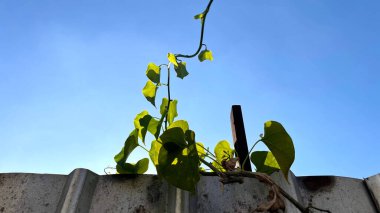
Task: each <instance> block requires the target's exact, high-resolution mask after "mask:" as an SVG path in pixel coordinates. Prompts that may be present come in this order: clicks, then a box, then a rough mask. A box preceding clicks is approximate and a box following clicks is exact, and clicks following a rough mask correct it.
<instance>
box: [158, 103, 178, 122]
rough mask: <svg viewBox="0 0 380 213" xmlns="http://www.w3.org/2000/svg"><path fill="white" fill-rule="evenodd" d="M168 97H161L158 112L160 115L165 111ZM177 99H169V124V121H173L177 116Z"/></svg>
mask: <svg viewBox="0 0 380 213" xmlns="http://www.w3.org/2000/svg"><path fill="white" fill-rule="evenodd" d="M168 102H169V101H168V99H167V98H163V99H162V103H161V106H160V113H161V115H162V114H164V113H165V111H166V110H167V106H168ZM177 102H178V101H177V100H172V101H170V107H169V112H168V122H169V125H170V124H171V123H173V121H174V118H175V117H177V116H178V113H177Z"/></svg>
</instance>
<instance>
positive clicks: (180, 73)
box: [174, 61, 189, 79]
mask: <svg viewBox="0 0 380 213" xmlns="http://www.w3.org/2000/svg"><path fill="white" fill-rule="evenodd" d="M174 70H175V72H176V73H177V77H178V78H181V79H183V78H184V77H186V76H187V75H189V73H188V72H187V70H186V62H184V61H183V62H179V63H178V66H174Z"/></svg>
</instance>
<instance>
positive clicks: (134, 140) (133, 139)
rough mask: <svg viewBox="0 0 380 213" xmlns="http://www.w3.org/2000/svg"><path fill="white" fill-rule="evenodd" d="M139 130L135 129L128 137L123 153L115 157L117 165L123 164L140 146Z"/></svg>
mask: <svg viewBox="0 0 380 213" xmlns="http://www.w3.org/2000/svg"><path fill="white" fill-rule="evenodd" d="M138 145H139V144H138V130H137V129H134V130H133V131H132V132H131V134H130V135H129V136H128V138H127V140H126V141H125V143H124V147H123V148H122V149H121V151H120V152H119V153H118V154H117V155H115V157H114V159H115V162H116V163H117V164H123V163H125V161H126V160H127V159H128V156H129V154H131V152H132V151H133V150H134V149H135V148H136V147H137V146H138Z"/></svg>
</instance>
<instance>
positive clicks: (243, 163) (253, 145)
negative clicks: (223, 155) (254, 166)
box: [241, 139, 261, 169]
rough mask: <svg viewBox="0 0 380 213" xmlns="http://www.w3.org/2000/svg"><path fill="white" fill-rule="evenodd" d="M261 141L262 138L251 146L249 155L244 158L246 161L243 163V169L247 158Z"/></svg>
mask: <svg viewBox="0 0 380 213" xmlns="http://www.w3.org/2000/svg"><path fill="white" fill-rule="evenodd" d="M260 141H261V139H259V140H257V141H256V142H255V143H254V144H253V146H252V148H251V149H250V150H249V152H248V155H247V156H246V157H245V159H244V161H243V165H241V169H243V168H244V165H245V162H246V161H247V159H248V158H249V154H251V152H252V150H253V148H254V147H255V146H256V144H258V143H259V142H260Z"/></svg>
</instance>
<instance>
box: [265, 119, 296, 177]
mask: <svg viewBox="0 0 380 213" xmlns="http://www.w3.org/2000/svg"><path fill="white" fill-rule="evenodd" d="M261 140H262V141H263V142H264V143H265V145H266V146H267V147H268V148H269V150H270V151H271V152H272V154H273V156H274V157H275V158H276V160H277V162H278V164H279V165H280V169H281V171H282V173H283V174H284V176H285V178H286V179H288V173H289V170H290V167H291V165H292V164H293V162H294V158H295V151H294V145H293V141H292V138H291V137H290V136H289V134H288V133H287V132H286V130H285V128H284V127H283V126H282V125H281V124H280V123H279V122H276V121H267V122H265V124H264V137H263V138H262V139H261Z"/></svg>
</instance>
